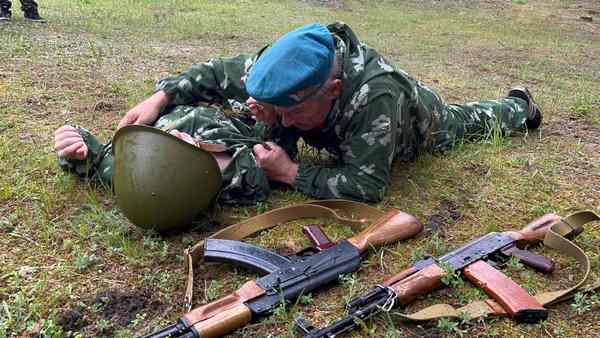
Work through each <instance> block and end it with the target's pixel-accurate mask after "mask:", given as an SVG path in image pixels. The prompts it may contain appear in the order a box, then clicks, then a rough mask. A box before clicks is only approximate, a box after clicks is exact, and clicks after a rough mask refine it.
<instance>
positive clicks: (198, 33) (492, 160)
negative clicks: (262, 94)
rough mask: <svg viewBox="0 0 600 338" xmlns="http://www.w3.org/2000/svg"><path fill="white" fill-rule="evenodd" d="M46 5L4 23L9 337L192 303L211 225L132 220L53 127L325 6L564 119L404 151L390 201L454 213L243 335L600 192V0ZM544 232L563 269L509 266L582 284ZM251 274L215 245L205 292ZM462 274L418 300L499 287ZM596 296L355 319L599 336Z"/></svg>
mask: <svg viewBox="0 0 600 338" xmlns="http://www.w3.org/2000/svg"><path fill="white" fill-rule="evenodd" d="M40 6H41V7H40V11H41V14H42V16H44V17H46V18H47V19H48V20H49V22H48V23H47V24H44V25H36V24H31V23H26V22H24V21H23V19H22V16H21V14H20V13H19V10H18V8H16V7H15V10H14V15H13V20H12V22H10V23H5V24H2V25H0V46H2V47H1V48H0V59H1V60H2V61H3V62H2V63H0V337H2V336H9V337H16V336H20V335H21V334H33V333H37V332H42V333H43V334H44V335H45V336H46V337H63V336H67V335H72V336H79V337H87V336H118V337H129V336H134V335H138V334H144V333H148V332H149V331H151V330H152V329H153V328H155V327H157V326H160V325H164V324H167V323H169V322H171V321H173V320H175V319H177V318H178V317H179V316H180V315H181V314H182V311H183V310H182V304H181V299H182V295H183V293H184V283H185V275H184V270H183V268H182V267H183V256H182V251H183V249H184V248H185V247H186V246H188V245H189V244H190V243H192V242H195V241H197V240H199V239H200V238H202V237H204V236H205V235H206V233H207V231H209V230H207V229H202V228H201V229H199V230H196V231H188V232H185V233H182V234H178V235H173V236H170V237H160V236H158V235H156V234H154V233H151V232H148V231H143V230H141V229H138V228H136V227H134V226H132V225H131V224H130V223H129V222H128V221H127V220H126V219H125V218H124V217H123V215H122V214H121V213H120V212H119V211H118V210H117V208H116V205H115V204H114V202H113V199H112V196H111V194H110V193H107V192H106V191H103V190H101V189H100V190H99V189H97V188H96V187H93V186H90V185H89V184H87V183H85V182H78V181H76V180H75V179H73V178H72V177H69V176H68V175H65V174H64V173H62V172H61V171H60V170H59V169H58V167H57V165H56V162H55V156H54V154H53V150H52V142H53V135H52V133H53V130H54V129H56V128H57V127H59V126H60V125H62V124H65V123H74V124H80V125H82V126H85V127H87V128H89V129H90V130H92V131H93V132H94V133H96V134H98V135H99V136H101V137H102V138H104V139H106V138H109V137H110V136H111V135H112V134H113V132H114V130H115V127H116V121H118V119H119V117H120V116H122V114H124V113H125V112H126V111H127V109H128V108H129V107H132V106H133V105H134V104H135V103H136V102H138V101H140V100H141V99H142V98H144V97H145V96H147V95H148V94H150V93H151V92H152V88H153V85H154V82H155V81H156V80H157V79H159V78H160V77H162V76H165V75H167V74H172V73H176V72H179V71H182V70H184V69H186V68H187V67H188V66H189V65H191V64H193V63H196V62H202V61H205V60H206V59H208V58H210V57H214V56H222V55H231V54H235V53H239V52H247V51H255V50H258V49H259V48H260V47H261V46H262V45H263V44H265V43H268V42H270V41H272V40H273V39H275V38H277V37H278V36H279V35H281V34H283V33H284V32H286V31H288V30H290V29H292V28H294V27H297V26H299V25H301V24H304V23H308V22H313V21H319V22H322V23H328V22H331V21H333V20H341V21H345V22H347V23H348V24H349V25H350V26H351V27H352V28H353V29H354V30H355V31H356V33H357V34H358V36H359V37H361V39H362V40H364V41H366V42H367V43H369V44H370V45H372V46H374V47H376V48H377V49H378V50H380V51H381V52H382V53H383V54H384V55H386V56H388V57H389V59H391V60H393V61H394V62H395V63H396V64H397V65H398V66H399V67H401V68H403V69H405V70H407V71H408V72H409V73H412V74H413V75H415V76H416V77H417V78H419V79H421V80H423V81H424V82H425V83H427V84H429V85H431V86H432V87H433V88H436V89H437V90H439V91H440V93H441V94H442V95H443V97H445V98H446V99H447V101H449V102H465V101H471V100H476V99H480V98H496V97H499V96H502V95H504V93H505V90H506V89H507V88H508V87H510V86H511V85H513V84H525V85H527V86H529V87H530V89H531V90H532V92H533V93H534V95H535V97H536V100H537V101H538V103H540V105H541V106H542V107H543V110H544V113H545V123H544V126H543V128H542V129H541V131H539V132H537V131H536V132H533V133H530V134H529V135H525V136H515V137H512V138H510V139H502V138H500V137H499V135H498V134H497V133H491V134H490V135H489V137H488V138H486V139H483V140H481V141H478V142H475V143H463V144H458V145H457V147H456V150H454V151H452V152H450V153H448V154H445V155H443V156H440V155H432V154H423V155H422V156H420V157H419V158H418V159H417V161H416V162H415V163H397V164H396V165H395V167H394V177H393V183H392V187H391V189H390V192H389V193H388V194H387V196H386V199H385V200H384V201H383V202H382V203H380V204H379V205H378V207H380V208H382V209H386V208H390V207H396V208H399V209H401V210H404V211H406V212H409V213H412V214H414V215H416V216H417V217H418V218H419V219H421V220H423V221H424V222H425V221H427V222H429V223H430V224H428V225H432V224H433V223H432V222H433V220H435V219H438V220H441V222H438V223H439V224H437V225H436V227H435V229H432V230H430V232H428V233H426V234H423V235H421V236H419V237H417V238H415V239H411V240H409V241H406V242H403V243H397V244H393V245H389V246H387V247H386V248H383V249H378V250H376V251H375V252H373V254H372V255H371V256H369V257H368V258H367V260H366V261H365V264H364V266H363V269H361V271H359V272H356V273H354V274H352V275H347V276H345V277H344V279H343V281H342V282H341V283H339V284H338V285H337V286H333V287H331V288H328V289H326V290H324V291H323V292H313V293H312V294H311V295H310V297H309V296H308V295H307V296H306V297H305V298H304V299H303V300H301V301H299V302H297V304H289V305H288V306H286V307H282V308H281V309H279V310H278V315H277V316H273V317H271V318H269V319H266V320H263V321H261V322H259V323H256V324H253V325H251V326H249V327H246V328H245V329H243V330H240V331H238V332H236V333H235V334H234V336H240V335H244V336H257V337H258V336H266V335H267V334H273V335H274V336H282V337H285V336H292V335H293V331H291V326H290V321H289V320H290V318H291V317H292V316H295V315H298V314H302V315H303V316H304V317H305V318H307V319H309V320H310V321H312V322H313V323H315V324H317V325H324V324H326V323H327V322H330V321H332V320H333V319H335V318H337V317H339V316H340V315H341V314H342V312H343V305H344V304H343V303H344V301H347V300H349V299H346V298H348V297H347V296H348V295H349V293H350V292H351V293H352V294H358V293H359V292H361V291H365V290H366V289H368V288H370V287H371V286H372V285H374V284H375V283H377V282H380V281H381V280H383V279H384V278H385V277H386V276H389V275H390V274H392V273H394V272H397V271H400V270H402V269H403V268H405V267H406V266H407V265H409V264H410V263H411V262H412V261H414V260H415V259H420V258H421V257H422V256H423V255H426V254H431V255H439V254H442V253H443V252H445V251H447V250H450V249H452V248H454V247H456V246H458V245H460V244H461V243H463V242H465V241H468V240H469V239H471V238H473V237H475V236H478V235H481V234H483V233H485V232H489V231H502V230H504V229H510V228H518V227H521V226H522V225H524V224H526V223H527V222H528V221H530V220H532V219H534V218H536V217H538V216H541V215H542V214H544V213H546V212H556V213H559V214H561V215H566V214H568V213H570V212H572V211H574V210H579V209H593V210H596V211H600V197H599V196H600V194H599V193H600V190H598V189H599V188H598V187H600V155H599V154H600V137H599V136H598V135H599V131H600V127H599V122H600V120H599V116H600V96H599V95H598V93H600V81H599V74H600V66H599V64H598V62H597V60H598V58H599V57H600V40H599V39H598V32H600V26H598V24H597V23H596V20H595V19H596V18H594V22H593V23H587V22H583V21H579V20H577V18H578V17H579V16H580V15H584V14H585V12H586V11H587V10H596V11H598V10H600V8H599V7H598V4H597V3H596V2H594V1H591V0H590V1H577V2H575V1H567V0H561V1H558V0H547V1H542V0H528V1H503V2H493V1H430V0H425V1H404V2H402V3H400V2H397V1H389V0H386V1H377V2H369V3H366V2H360V1H317V0H314V1H313V0H302V1H295V0H284V1H260V2H259V1H248V0H246V1H244V0H238V1H183V0H167V1H159V0H152V1H150V0H145V1H115V0H105V1H92V0H79V1H73V0H70V1H66V0H48V1H44V2H42V3H40ZM303 200H306V199H305V198H304V197H302V196H300V195H298V194H295V193H292V192H286V191H276V192H275V193H274V195H273V197H272V199H271V200H270V201H269V202H268V203H263V204H261V205H258V206H256V207H252V208H240V209H226V210H224V211H223V214H226V215H228V216H231V217H232V218H233V219H239V220H241V219H245V218H246V217H249V216H251V215H253V214H256V213H260V212H264V211H266V210H270V209H272V208H275V207H278V206H283V205H288V204H291V203H295V202H299V201H303ZM436 217H437V218H436ZM309 222H313V223H315V222H317V223H318V222H322V220H309ZM298 225H299V224H298V223H291V224H288V225H285V226H281V227H278V228H276V229H272V230H269V231H265V232H264V233H263V234H262V235H261V236H260V237H256V238H253V239H251V240H250V241H251V242H253V243H255V244H258V245H262V246H266V247H269V248H275V249H287V250H290V249H292V250H297V249H301V248H302V247H303V246H305V245H307V244H308V241H307V240H306V239H305V238H304V237H303V235H302V233H301V231H300V229H299V226H298ZM325 229H326V231H327V232H328V233H329V234H330V237H332V238H336V239H339V238H344V237H347V236H348V235H349V234H350V232H349V230H348V229H347V228H345V227H343V226H341V225H338V224H327V225H326V227H325ZM599 240H600V233H599V232H598V228H597V226H596V227H591V228H588V229H587V231H586V233H584V234H582V235H581V236H580V237H579V238H578V240H577V242H578V244H579V245H580V246H581V247H582V248H583V249H584V250H586V252H588V253H589V254H590V258H591V260H592V266H593V273H592V274H593V275H592V280H597V279H598V278H599V276H600V252H599V251H598V248H597V243H598V241H599ZM536 252H538V253H540V254H543V255H547V256H549V257H552V258H554V259H556V261H557V264H558V267H559V268H558V269H557V273H556V274H555V275H554V276H552V277H545V276H541V275H540V274H538V273H536V272H533V271H531V270H530V269H529V268H527V267H519V266H518V265H517V264H514V263H513V264H509V266H508V267H507V268H506V269H504V271H505V272H506V273H507V274H508V275H509V276H510V277H511V278H514V279H515V280H516V281H518V282H519V283H521V284H522V285H524V287H525V288H526V289H528V290H536V291H543V290H552V289H557V288H560V287H564V286H565V285H567V284H569V280H570V278H571V277H572V276H577V269H576V267H574V266H572V262H570V261H569V260H566V259H564V258H563V257H561V256H560V255H557V254H556V253H554V252H552V251H550V250H547V249H537V250H536ZM252 278H256V275H254V274H253V273H250V272H248V271H245V270H242V269H237V268H234V267H232V266H229V265H210V266H206V265H201V266H199V267H198V268H197V275H196V280H197V285H198V287H197V288H196V294H195V299H196V301H197V302H205V301H208V300H210V299H214V298H216V297H219V296H222V295H225V294H227V293H228V292H231V291H233V290H235V289H236V288H237V287H239V286H240V285H241V284H242V283H243V282H245V281H246V280H248V279H252ZM454 284H455V285H456V287H455V288H454V289H452V290H451V289H444V290H442V291H439V292H436V293H433V294H431V295H428V296H427V297H423V298H422V299H420V300H419V301H417V302H416V303H415V304H412V305H410V306H408V307H407V308H406V309H401V310H402V311H408V312H410V311H415V310H417V309H420V308H423V307H424V306H426V305H429V304H434V303H439V302H449V303H452V304H455V305H457V304H465V303H468V302H470V301H471V300H474V299H481V298H482V297H484V295H483V294H482V293H481V292H480V291H477V290H476V289H473V288H472V287H471V286H470V285H469V283H464V284H463V285H461V284H460V283H454ZM107 290H122V291H124V292H125V293H129V294H132V295H144V296H139V297H138V298H140V299H141V300H143V301H144V302H145V303H144V304H145V305H144V306H142V307H140V308H128V309H127V311H123V309H122V308H121V312H118V311H117V312H115V311H116V310H115V309H116V308H112V307H110V306H105V305H102V304H105V303H99V302H98V301H97V300H96V299H95V297H96V295H98V294H99V293H101V292H104V291H107ZM128 299H129V298H128ZM111 304H113V303H111ZM123 304H126V302H125V303H118V302H117V303H114V305H120V306H124V305H123ZM127 304H128V303H127ZM597 306H598V296H597V295H593V294H591V295H579V296H578V297H577V298H576V299H574V300H573V301H571V302H570V303H565V304H562V305H559V306H553V307H552V310H551V313H550V317H549V319H548V321H546V322H544V323H543V324H541V325H518V324H515V323H513V322H511V321H508V320H505V319H487V320H485V321H469V322H463V321H439V322H436V323H429V324H425V325H423V326H415V325H406V324H405V323H403V322H401V321H399V320H398V318H397V317H396V316H395V315H394V313H393V312H392V313H390V314H389V316H381V317H380V318H377V319H373V320H368V321H367V322H365V323H364V324H365V325H364V327H363V331H361V332H357V333H355V334H354V336H356V337H360V336H367V335H368V336H388V337H396V336H398V337H412V336H415V335H435V334H441V335H449V336H455V335H463V336H479V337H521V336H535V337H537V336H552V337H591V336H593V335H594V334H597V332H598V331H600V327H599V326H598V325H599V324H598V323H597V321H596V320H595V317H594V310H595V309H597ZM113 310H114V311H113ZM397 310H398V311H400V309H397ZM111 311H113V312H115V313H117V315H116V316H113V314H114V313H113V312H111ZM76 313H79V314H80V315H81V318H80V320H81V322H77V316H76ZM65 318H70V319H72V321H71V322H65ZM123 318H125V319H123ZM119 319H123V321H122V322H120V321H119ZM69 331H70V332H69Z"/></svg>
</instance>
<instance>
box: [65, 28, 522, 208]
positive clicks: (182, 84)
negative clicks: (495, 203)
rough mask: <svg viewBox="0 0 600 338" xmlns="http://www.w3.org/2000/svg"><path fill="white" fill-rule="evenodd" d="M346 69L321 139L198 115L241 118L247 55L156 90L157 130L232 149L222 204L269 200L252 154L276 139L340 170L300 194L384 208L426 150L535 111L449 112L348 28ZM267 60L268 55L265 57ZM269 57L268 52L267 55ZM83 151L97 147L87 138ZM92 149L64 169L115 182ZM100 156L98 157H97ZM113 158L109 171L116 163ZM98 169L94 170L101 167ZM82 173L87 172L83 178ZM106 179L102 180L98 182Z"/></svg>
mask: <svg viewBox="0 0 600 338" xmlns="http://www.w3.org/2000/svg"><path fill="white" fill-rule="evenodd" d="M328 29H329V30H330V31H331V32H332V33H333V36H334V39H335V42H336V55H337V58H338V62H341V67H342V69H341V75H342V77H341V78H342V92H341V96H340V97H339V98H338V99H337V100H336V102H335V103H334V106H333V108H332V110H331V111H330V112H329V114H328V116H327V121H326V122H327V123H326V127H325V128H324V129H320V130H315V131H308V132H307V131H301V130H298V129H296V128H293V127H291V128H285V127H283V126H281V125H276V126H275V127H273V128H266V127H265V126H264V125H263V124H262V123H260V122H258V123H256V124H255V125H253V126H250V125H252V123H248V121H246V123H244V122H242V121H241V120H239V119H236V118H230V119H229V118H225V116H224V115H223V114H222V113H221V112H220V111H219V110H218V109H215V108H206V107H194V106H193V104H194V103H196V102H209V103H218V104H221V105H224V106H225V107H227V108H233V109H234V110H236V109H237V110H240V111H244V110H245V109H246V108H245V106H244V104H242V103H241V102H244V101H245V100H246V99H247V98H248V94H247V93H246V91H245V88H244V84H243V83H244V82H243V80H244V78H245V77H246V76H247V74H248V71H249V69H250V68H251V67H252V65H253V63H254V62H255V61H256V59H257V58H258V57H259V56H260V52H259V53H258V54H254V55H253V54H242V55H239V56H236V57H233V58H220V59H214V60H211V61H209V62H207V63H204V64H199V65H194V66H192V67H191V68H190V69H188V70H187V71H185V72H184V73H182V74H180V75H178V76H173V77H167V78H165V79H162V80H160V81H159V82H158V83H157V90H164V91H165V92H167V93H168V94H170V95H171V98H172V101H171V106H169V107H168V108H167V109H166V110H165V112H164V115H163V116H162V117H161V118H160V119H159V120H158V121H157V123H156V126H157V127H161V126H162V127H164V126H165V123H176V124H177V125H178V126H177V129H180V130H182V131H186V132H188V133H190V134H191V135H193V136H194V137H200V138H202V139H204V140H206V141H212V142H215V143H222V144H225V145H226V146H227V147H228V148H229V149H230V154H232V155H233V156H234V160H233V162H232V165H231V166H230V167H231V168H230V167H228V168H227V169H226V170H225V175H224V176H225V189H224V193H223V194H222V195H221V201H222V202H225V203H252V202H256V201H258V200H263V199H265V198H266V197H267V196H268V195H269V185H268V182H267V179H266V177H265V176H264V173H263V172H262V170H261V169H259V168H257V167H256V163H255V159H254V156H253V154H252V145H254V144H255V143H257V142H261V141H262V140H264V139H271V140H273V141H274V142H276V143H277V144H279V145H280V146H281V147H283V148H284V149H285V150H286V152H287V153H288V154H289V155H290V157H291V158H292V159H293V158H295V157H296V155H297V153H298V150H297V142H298V140H299V139H300V138H302V139H303V140H304V142H305V143H306V144H308V145H310V146H312V147H314V148H317V149H324V150H326V151H327V152H328V153H329V154H330V155H332V156H333V158H334V159H335V160H336V165H335V166H332V167H327V166H320V165H309V164H306V163H303V162H300V166H299V170H298V175H297V177H296V181H295V183H294V188H295V189H296V190H297V191H300V192H302V193H304V194H306V195H309V196H312V197H316V198H347V199H353V200H361V201H368V202H377V201H380V200H381V199H382V198H383V196H384V194H385V192H386V188H387V187H388V186H389V184H390V179H391V172H390V171H391V166H392V161H393V160H394V159H402V160H411V159H413V158H414V157H415V156H416V154H417V152H418V151H420V150H426V151H445V150H448V149H450V148H451V147H452V146H453V144H454V143H455V142H456V141H458V140H459V139H462V138H469V137H472V136H477V135H482V134H485V133H487V132H488V131H489V130H491V129H490V128H492V127H499V129H501V130H502V132H503V133H504V134H510V132H511V131H522V130H525V121H526V119H528V118H530V116H528V114H529V110H528V104H527V102H525V101H524V100H522V99H519V98H512V97H511V98H503V99H499V100H491V101H481V102H473V103H467V104H464V105H451V104H445V103H444V101H443V100H442V99H441V98H440V96H439V95H438V94H437V93H436V92H435V91H433V90H432V89H430V88H428V87H427V86H425V85H424V84H422V83H421V82H419V81H417V80H415V79H414V78H413V77H411V76H410V75H409V74H407V73H406V72H404V71H403V70H401V69H398V68H396V67H394V66H393V65H392V64H391V63H390V62H388V61H387V60H386V59H385V58H384V57H382V56H381V55H380V54H379V53H377V52H376V51H375V50H373V49H372V48H370V47H368V46H367V45H365V44H363V43H360V42H359V41H358V39H357V37H356V36H355V35H354V33H353V32H352V30H351V29H350V28H349V27H348V26H346V25H345V24H342V23H334V24H332V25H330V26H328ZM263 50H264V49H263ZM261 52H262V51H261ZM86 135H88V136H86V143H87V144H88V145H90V144H97V141H95V140H93V138H92V137H91V135H89V134H86ZM106 148H107V147H106V146H104V148H103V149H105V150H104V151H100V152H98V151H97V150H94V149H92V151H91V153H92V154H100V155H101V156H100V158H99V157H98V156H96V155H93V156H88V159H87V160H86V162H85V164H86V165H85V166H82V162H79V165H75V166H73V164H75V162H77V161H63V163H64V164H68V165H70V167H71V168H72V169H75V170H76V171H78V172H79V173H82V172H86V173H87V174H90V173H91V174H92V175H96V176H100V178H102V179H103V180H104V181H105V182H108V183H109V180H110V163H109V162H110V161H112V158H110V155H109V154H110V152H108V151H106ZM96 149H98V148H96ZM109 158H110V161H109ZM94 163H95V164H94ZM82 168H85V169H84V170H82ZM100 172H102V173H104V175H98V173H100Z"/></svg>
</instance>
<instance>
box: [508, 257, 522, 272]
mask: <svg viewBox="0 0 600 338" xmlns="http://www.w3.org/2000/svg"><path fill="white" fill-rule="evenodd" d="M506 266H507V267H508V268H509V269H511V270H522V269H523V264H522V263H521V261H520V260H519V259H518V258H517V257H515V256H512V257H510V259H509V260H508V261H507V262H506Z"/></svg>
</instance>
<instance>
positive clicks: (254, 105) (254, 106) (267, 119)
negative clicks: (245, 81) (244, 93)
mask: <svg viewBox="0 0 600 338" xmlns="http://www.w3.org/2000/svg"><path fill="white" fill-rule="evenodd" d="M246 105H248V108H249V109H250V111H252V113H253V114H254V116H256V119H257V120H259V121H262V122H264V123H265V124H266V125H268V126H269V127H272V126H273V125H274V124H275V123H277V113H276V112H275V110H274V109H273V107H272V106H266V105H264V104H261V103H260V102H258V101H256V100H255V99H254V98H253V97H250V98H248V100H246Z"/></svg>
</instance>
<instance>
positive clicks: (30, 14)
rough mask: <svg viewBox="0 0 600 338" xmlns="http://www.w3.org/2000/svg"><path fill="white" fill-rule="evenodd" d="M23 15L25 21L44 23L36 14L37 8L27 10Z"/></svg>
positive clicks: (38, 14)
mask: <svg viewBox="0 0 600 338" xmlns="http://www.w3.org/2000/svg"><path fill="white" fill-rule="evenodd" d="M24 14H25V19H27V20H29V21H35V22H46V20H45V19H44V18H42V17H41V16H40V13H38V10H37V8H33V9H28V10H27V11H25V13H24Z"/></svg>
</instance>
